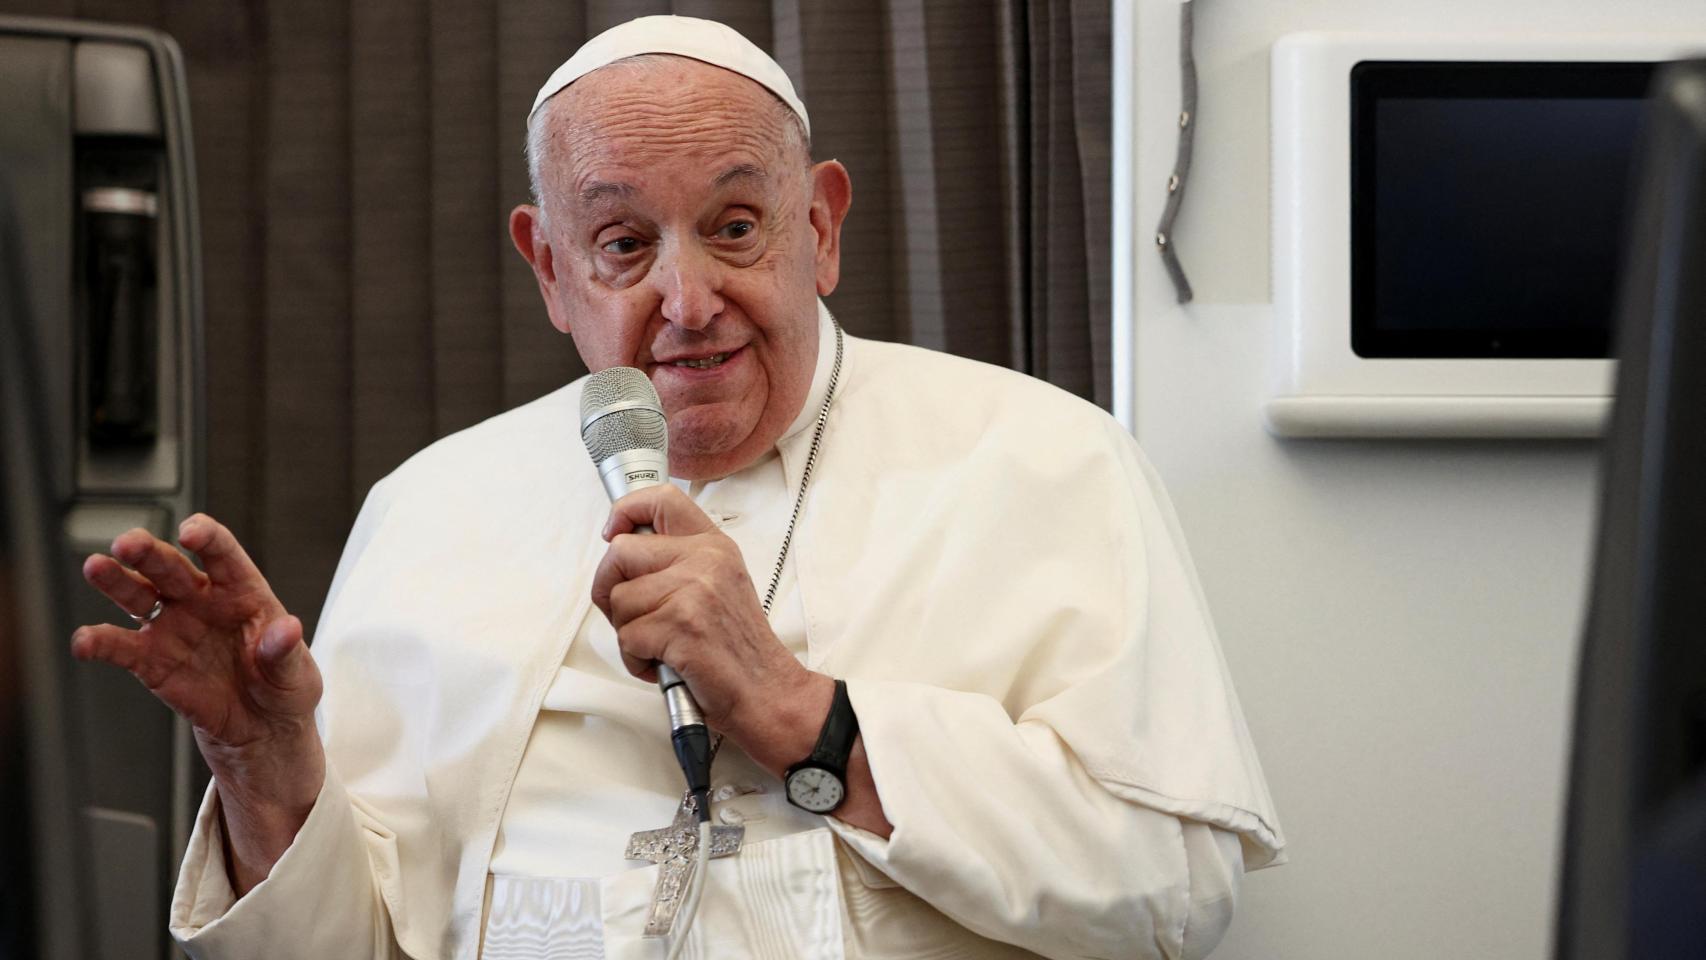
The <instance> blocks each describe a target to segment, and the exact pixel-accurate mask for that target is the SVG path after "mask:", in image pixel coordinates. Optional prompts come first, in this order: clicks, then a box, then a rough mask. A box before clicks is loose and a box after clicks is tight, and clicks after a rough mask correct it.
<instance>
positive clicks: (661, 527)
mask: <svg viewBox="0 0 1706 960" xmlns="http://www.w3.org/2000/svg"><path fill="white" fill-rule="evenodd" d="M642 526H650V527H651V528H652V529H654V530H656V531H657V532H658V533H661V534H663V535H664V536H668V537H690V536H693V535H695V534H700V533H706V532H709V531H711V530H715V529H717V525H716V524H714V523H712V522H711V518H710V517H708V516H706V515H705V511H703V510H701V509H699V505H698V504H696V503H694V502H693V501H692V500H691V499H689V498H688V496H687V494H685V493H682V492H681V491H680V490H678V489H676V488H675V487H674V486H672V485H670V484H667V483H664V484H659V485H658V486H655V487H647V488H645V489H644V490H636V491H634V492H633V493H630V494H628V495H627V496H625V497H623V498H622V499H620V500H618V501H616V503H615V504H614V505H612V506H611V508H610V519H609V520H607V521H605V523H604V539H605V540H614V539H615V538H616V537H618V536H621V535H622V534H624V533H633V532H634V528H636V527H642Z"/></svg>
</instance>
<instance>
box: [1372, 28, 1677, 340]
mask: <svg viewBox="0 0 1706 960" xmlns="http://www.w3.org/2000/svg"><path fill="white" fill-rule="evenodd" d="M1652 72H1653V64H1649V63H1502V62H1500V63H1495V62H1396V61H1365V62H1363V63H1360V64H1358V65H1357V66H1356V67H1355V68H1354V69H1353V70H1352V72H1351V305H1352V306H1351V346H1352V349H1353V350H1355V352H1356V353H1357V354H1358V355H1359V356H1363V357H1370V358H1382V357H1388V358H1396V357H1463V358H1475V357H1499V358H1522V357H1537V358H1538V357H1584V358H1603V357H1607V356H1609V355H1610V331H1611V326H1612V317H1613V314H1614V312H1615V299H1616V290H1617V270H1618V267H1619V265H1620V263H1621V260H1622V254H1621V250H1622V246H1623V243H1622V241H1623V232H1624V229H1625V225H1624V218H1625V204H1626V201H1627V200H1628V199H1629V194H1630V186H1631V177H1632V173H1633V161H1634V156H1635V144H1636V139H1637V136H1638V133H1639V127H1640V122H1641V111H1642V107H1643V104H1644V96H1645V92H1646V89H1647V85H1648V81H1649V80H1650V79H1651V75H1652Z"/></svg>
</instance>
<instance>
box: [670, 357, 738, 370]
mask: <svg viewBox="0 0 1706 960" xmlns="http://www.w3.org/2000/svg"><path fill="white" fill-rule="evenodd" d="M728 358H729V355H728V354H726V353H719V354H717V355H715V356H710V357H706V358H704V359H703V360H677V361H675V365H676V366H678V367H693V368H694V369H696V370H706V369H709V368H711V367H714V366H716V365H717V364H719V363H722V362H723V361H724V360H727V359H728Z"/></svg>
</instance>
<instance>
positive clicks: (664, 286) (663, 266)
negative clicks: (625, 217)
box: [655, 242, 723, 330]
mask: <svg viewBox="0 0 1706 960" xmlns="http://www.w3.org/2000/svg"><path fill="white" fill-rule="evenodd" d="M721 267H722V265H721V264H719V263H718V262H717V260H716V258H715V257H712V256H711V255H710V254H709V252H707V251H705V250H701V249H699V247H698V246H697V245H696V244H693V243H691V242H689V243H672V244H667V245H666V249H665V250H664V251H663V256H662V259H661V260H660V261H659V262H658V264H657V268H656V273H655V276H656V277H657V282H658V286H659V290H658V293H659V294H660V296H661V297H662V298H663V315H664V319H666V320H668V321H669V322H670V323H673V324H676V325H677V326H682V327H687V328H688V329H690V330H699V329H702V328H704V327H705V326H707V325H709V324H710V322H711V321H712V320H714V319H716V318H717V315H718V314H720V313H722V312H723V296H722V288H723V283H722V269H721Z"/></svg>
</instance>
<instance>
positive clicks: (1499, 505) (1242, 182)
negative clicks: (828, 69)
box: [1116, 0, 1706, 960]
mask: <svg viewBox="0 0 1706 960" xmlns="http://www.w3.org/2000/svg"><path fill="white" fill-rule="evenodd" d="M1124 2H1130V3H1132V4H1134V5H1135V6H1134V7H1133V8H1132V9H1131V10H1128V11H1124V12H1123V14H1124V15H1122V16H1118V17H1116V24H1117V25H1120V26H1121V27H1122V28H1124V29H1126V30H1129V32H1122V34H1121V36H1120V37H1118V38H1117V39H1116V47H1119V46H1121V45H1124V44H1130V46H1129V47H1127V48H1126V49H1127V50H1130V51H1135V57H1134V58H1133V59H1132V61H1131V63H1132V64H1133V67H1132V73H1131V76H1132V82H1133V83H1134V84H1135V90H1134V91H1129V95H1130V99H1129V100H1127V101H1126V102H1127V103H1128V104H1132V103H1134V104H1135V109H1134V110H1133V111H1132V114H1131V116H1130V117H1129V119H1130V127H1129V129H1130V130H1131V131H1133V135H1134V136H1135V148H1134V149H1133V148H1128V149H1123V150H1122V149H1121V148H1120V147H1116V162H1117V163H1118V162H1122V161H1121V160H1119V159H1118V158H1119V157H1120V156H1121V155H1122V153H1123V156H1124V160H1123V163H1124V164H1126V166H1125V167H1123V168H1122V169H1121V170H1120V171H1118V172H1117V173H1116V178H1118V177H1120V176H1122V175H1129V176H1130V177H1131V180H1130V183H1131V191H1132V198H1133V201H1134V203H1135V208H1134V209H1135V215H1134V216H1132V217H1131V218H1130V221H1131V233H1132V236H1131V242H1130V244H1129V247H1125V248H1121V253H1122V256H1123V255H1124V254H1125V253H1127V252H1129V254H1130V261H1129V262H1128V263H1126V264H1125V269H1124V270H1116V273H1117V274H1118V276H1117V282H1123V283H1130V284H1131V286H1130V287H1128V288H1126V289H1127V290H1128V291H1129V292H1128V294H1127V296H1126V298H1125V299H1124V300H1123V301H1122V300H1121V298H1116V303H1122V302H1123V303H1125V304H1130V307H1129V308H1126V310H1125V312H1126V313H1127V314H1130V313H1135V318H1131V317H1129V316H1122V317H1120V318H1117V319H1116V323H1120V322H1132V323H1133V326H1132V327H1131V328H1129V330H1128V335H1129V336H1130V337H1131V339H1130V340H1129V341H1127V342H1130V343H1132V344H1133V354H1132V356H1131V358H1130V363H1131V366H1130V369H1131V372H1132V376H1133V382H1132V384H1131V385H1130V388H1129V389H1130V392H1129V393H1126V394H1124V395H1125V396H1129V397H1130V398H1131V402H1132V403H1133V405H1134V406H1135V410H1134V411H1132V410H1121V411H1118V412H1120V413H1121V414H1122V415H1124V416H1127V417H1128V418H1133V419H1134V420H1135V427H1136V433H1137V436H1138V439H1139V440H1140V441H1141V443H1142V444H1143V446H1144V448H1145V450H1146V451H1147V452H1148V454H1149V456H1150V457H1151V459H1152V460H1154V462H1155V463H1156V465H1157V467H1158V468H1159V469H1160V472H1161V474H1162V476H1163V477H1164V478H1165V479H1166V482H1167V485H1168V488H1169V490H1170V492H1171V494H1172V496H1173V499H1174V502H1175V504H1176V506H1177V508H1178V511H1179V515H1180V519H1181V522H1182V523H1183V526H1184V530H1185V533H1186V536H1187V537H1188V539H1189V542H1190V546H1191V550H1192V554H1193V556H1194V558H1195V560H1196V563H1197V567H1198V569H1199V571H1200V572H1201V575H1202V579H1203V583H1204V588H1205V590H1206V592H1207V594H1208V598H1209V601H1210V603H1211V605H1212V607H1213V610H1214V615H1215V620H1216V624H1217V626H1218V629H1219V633H1220V638H1221V642H1222V644H1223V646H1224V649H1225V653H1226V657H1227V660H1228V662H1229V663H1230V666H1231V669H1232V672H1233V675H1234V677H1235V679H1236V682H1237V686H1238V691H1239V694H1240V696H1241V698H1242V701H1243V705H1244V708H1245V711H1246V713H1247V715H1248V718H1249V722H1250V727H1251V731H1252V734H1253V736H1254V738H1255V741H1256V746H1257V749H1258V750H1259V752H1260V754H1261V759H1262V763H1263V766H1264V767H1265V769H1266V772H1267V776H1268V782H1269V785H1270V786H1271V788H1272V790H1273V794H1274V799H1275V802H1276V804H1277V805H1278V809H1279V815H1280V820H1281V823H1282V825H1283V827H1284V830H1285V833H1286V835H1287V837H1288V839H1289V840H1290V843H1291V849H1290V853H1291V863H1290V864H1288V865H1286V866H1282V867H1278V868H1276V869H1273V870H1268V871H1262V872H1259V873H1255V874H1252V875H1249V876H1248V877H1247V878H1246V879H1245V884H1244V889H1243V893H1242V896H1241V901H1240V904H1239V909H1238V913H1237V916H1236V918H1235V920H1234V921H1233V926H1232V929H1231V930H1230V931H1229V933H1228V935H1227V937H1226V939H1225V941H1224V942H1223V943H1222V946H1221V948H1220V950H1219V951H1218V952H1217V953H1216V957H1217V958H1220V960H1258V958H1261V960H1270V958H1286V960H1291V958H1298V960H1304V958H1307V960H1436V958H1439V957H1443V956H1451V957H1487V958H1499V960H1541V958H1545V957H1549V956H1550V951H1551V929H1552V923H1553V916H1552V911H1553V898H1554V892H1555V887H1556V870H1557V866H1558V863H1559V855H1560V830H1561V823H1562V819H1561V815H1562V811H1563V796H1564V783H1565V778H1566V768H1567V746H1568V738H1569V725H1570V716H1571V710H1572V702H1573V695H1574V688H1573V684H1574V676H1575V664H1576V655H1577V650H1576V648H1577V640H1578V637H1577V633H1578V626H1579V622H1580V619H1581V615H1582V613H1583V607H1584V603H1585V593H1586V590H1585V588H1586V584H1587V575H1588V567H1589V563H1590V554H1591V549H1590V548H1591V545H1592V544H1591V540H1592V537H1593V519H1594V518H1593V514H1594V512H1595V504H1596V496H1597V483H1596V474H1597V460H1596V457H1597V453H1598V448H1597V445H1596V444H1593V443H1565V442H1534V441H1479V442H1468V441H1465V442H1391V441H1280V440H1276V439H1275V438H1273V437H1271V436H1269V435H1268V434H1267V433H1266V432H1265V431H1264V430H1263V428H1262V425H1261V402H1262V400H1263V399H1264V395H1265V394H1264V390H1265V388H1266V386H1267V382H1268V381H1267V377H1268V364H1269V361H1270V356H1269V352H1270V349H1271V344H1270V340H1271V337H1272V331H1271V324H1272V307H1271V301H1272V296H1271V283H1270V271H1269V221H1268V211H1269V149H1268V132H1269V125H1268V51H1269V48H1270V47H1271V45H1272V44H1273V42H1274V40H1275V39H1277V38H1278V37H1280V36H1282V35H1283V34H1286V33H1291V32H1294V31H1299V30H1368V31H1415V32H1424V31H1425V32H1447V33H1472V34H1484V33H1522V34H1531V33H1535V32H1553V33H1570V32H1594V33H1607V32H1630V33H1636V32H1663V31H1667V30H1683V29H1690V30H1701V29H1706V3H1701V2H1700V0H1619V2H1616V3H1609V2H1606V0H1513V2H1505V3H1487V2H1485V0H1434V2H1411V3H1396V2H1370V0H1363V2H1357V0H1314V2H1253V0H1242V2H1240V0H1199V2H1198V3H1197V4H1196V6H1197V10H1196V20H1197V39H1196V55H1197V59H1198V70H1199V78H1200V101H1199V105H1198V110H1197V117H1196V121H1197V124H1198V127H1197V131H1196V137H1197V139H1196V154H1195V162H1194V166H1193V169H1192V173H1191V179H1190V183H1189V188H1188V189H1189V192H1188V195H1187V196H1186V199H1185V201H1184V209H1183V213H1182V216H1181V217H1180V220H1179V222H1178V224H1177V226H1176V228H1175V231H1174V242H1175V244H1176V247H1177V249H1178V251H1179V253H1180V256H1181V258H1182V259H1183V262H1184V265H1185V269H1186V271H1187V272H1188V274H1189V276H1190V278H1191V281H1192V283H1193V284H1194V286H1195V288H1196V302H1194V303H1193V304H1190V305H1189V306H1185V307H1181V306H1179V305H1177V304H1176V303H1175V302H1174V297H1173V290H1172V287H1171V285H1170V284H1169V283H1168V281H1167V277H1166V275H1165V273H1164V272H1163V270H1162V268H1161V264H1160V261H1159V259H1158V257H1157V255H1156V252H1155V248H1154V245H1153V243H1152V242H1151V239H1150V238H1152V236H1153V234H1154V228H1155V224H1156V222H1157V221H1158V220H1159V219H1160V214H1161V208H1162V205H1163V203H1164V201H1165V197H1166V194H1165V189H1164V184H1165V182H1166V180H1167V175H1168V173H1169V172H1170V171H1171V167H1172V163H1173V152H1174V148H1175V144H1176V137H1177V132H1178V127H1177V123H1176V118H1177V115H1178V109H1179V88H1178V56H1177V45H1178V4H1177V3H1176V2H1171V0H1116V3H1124ZM1133 14H1135V15H1133ZM1121 55H1122V54H1121V53H1119V52H1116V58H1118V57H1120V56H1121ZM1117 75H1118V74H1117V73H1116V76H1117ZM1132 209H1133V208H1132V207H1127V208H1126V211H1122V212H1128V211H1130V210H1132ZM1121 219H1125V218H1122V217H1120V216H1119V214H1116V223H1117V222H1118V221H1119V220H1121ZM1116 342H1119V340H1118V338H1116ZM1120 366H1123V364H1121V365H1120Z"/></svg>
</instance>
